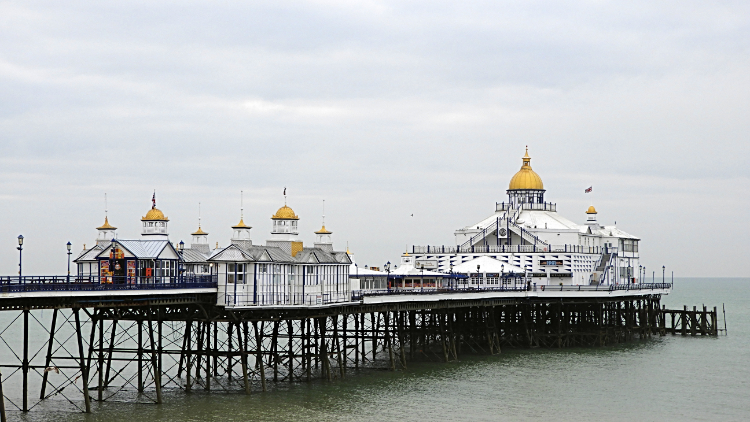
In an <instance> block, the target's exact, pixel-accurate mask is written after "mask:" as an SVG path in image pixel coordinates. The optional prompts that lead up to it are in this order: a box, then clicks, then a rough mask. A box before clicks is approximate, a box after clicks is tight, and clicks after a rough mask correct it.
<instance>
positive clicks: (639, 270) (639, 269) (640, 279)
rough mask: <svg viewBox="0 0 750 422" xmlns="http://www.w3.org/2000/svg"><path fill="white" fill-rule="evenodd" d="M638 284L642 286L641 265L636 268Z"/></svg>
mask: <svg viewBox="0 0 750 422" xmlns="http://www.w3.org/2000/svg"><path fill="white" fill-rule="evenodd" d="M638 282H639V283H641V284H643V265H639V266H638Z"/></svg>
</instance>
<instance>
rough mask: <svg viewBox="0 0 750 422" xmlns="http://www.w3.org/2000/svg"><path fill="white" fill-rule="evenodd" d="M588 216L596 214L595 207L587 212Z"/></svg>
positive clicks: (591, 207)
mask: <svg viewBox="0 0 750 422" xmlns="http://www.w3.org/2000/svg"><path fill="white" fill-rule="evenodd" d="M586 214H596V208H594V206H593V205H592V206H590V207H589V209H587V210H586Z"/></svg>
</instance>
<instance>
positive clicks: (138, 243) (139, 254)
mask: <svg viewBox="0 0 750 422" xmlns="http://www.w3.org/2000/svg"><path fill="white" fill-rule="evenodd" d="M116 242H117V243H119V244H120V245H122V247H123V248H125V249H127V250H128V251H129V252H130V253H131V254H133V255H134V256H135V257H136V258H138V259H155V258H158V257H159V255H160V254H161V253H162V251H163V250H164V248H167V247H172V246H171V243H169V241H168V240H119V239H118V240H116Z"/></svg>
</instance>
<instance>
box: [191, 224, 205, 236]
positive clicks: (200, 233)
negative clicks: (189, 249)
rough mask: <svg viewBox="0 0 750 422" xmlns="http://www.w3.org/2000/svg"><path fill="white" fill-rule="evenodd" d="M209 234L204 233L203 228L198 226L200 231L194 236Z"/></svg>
mask: <svg viewBox="0 0 750 422" xmlns="http://www.w3.org/2000/svg"><path fill="white" fill-rule="evenodd" d="M207 234H208V233H206V232H204V231H203V229H202V228H201V226H198V230H196V231H195V233H192V235H193V236H205V235H207Z"/></svg>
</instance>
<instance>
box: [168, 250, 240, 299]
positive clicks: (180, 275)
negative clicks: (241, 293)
mask: <svg viewBox="0 0 750 422" xmlns="http://www.w3.org/2000/svg"><path fill="white" fill-rule="evenodd" d="M177 245H178V246H177V250H178V251H179V252H180V262H179V263H178V265H179V267H177V271H178V272H177V281H178V282H181V281H182V276H183V272H185V266H184V265H183V262H184V259H182V255H183V252H184V251H185V242H183V241H182V240H180V243H178V244H177ZM234 288H235V290H236V289H237V285H236V283H235V286H234ZM236 299H237V294H236V292H235V300H236Z"/></svg>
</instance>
